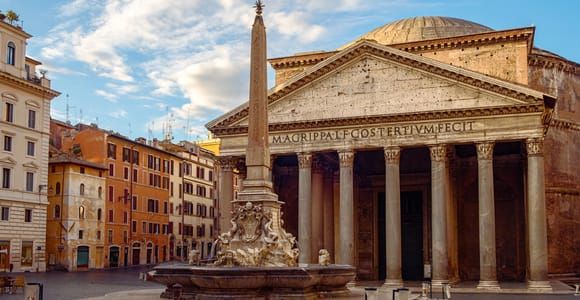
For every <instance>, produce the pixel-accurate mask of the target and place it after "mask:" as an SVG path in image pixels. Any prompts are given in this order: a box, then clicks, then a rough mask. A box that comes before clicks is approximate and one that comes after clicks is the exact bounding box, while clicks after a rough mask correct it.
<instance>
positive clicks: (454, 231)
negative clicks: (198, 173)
mask: <svg viewBox="0 0 580 300" xmlns="http://www.w3.org/2000/svg"><path fill="white" fill-rule="evenodd" d="M434 18H438V17H434ZM443 19H445V18H443ZM448 21H449V22H442V23H441V22H435V21H433V23H437V24H439V25H438V26H440V28H438V30H435V31H433V32H439V34H440V35H439V36H436V37H435V38H433V39H429V40H420V39H419V40H403V41H400V40H398V42H397V44H395V45H389V46H385V45H384V44H383V43H385V42H384V41H383V40H381V39H376V37H375V36H372V37H371V36H363V37H362V38H361V39H359V40H358V41H355V42H353V43H349V44H347V45H346V46H344V47H342V48H340V49H338V50H337V51H332V52H317V53H310V54H308V53H306V54H299V55H296V56H292V57H284V58H277V59H271V60H270V62H271V64H272V65H273V67H274V69H275V70H276V72H277V85H276V86H275V87H274V88H273V89H272V90H271V91H270V94H269V96H268V97H269V98H268V101H269V105H268V112H269V124H270V126H269V141H270V151H271V153H272V155H273V156H275V160H274V163H273V164H272V168H273V170H274V171H273V175H272V176H273V178H274V188H275V190H276V192H277V193H278V194H279V196H280V200H281V201H283V202H285V207H284V209H283V210H284V213H285V216H284V220H285V224H286V227H287V228H288V231H289V232H291V233H297V235H298V240H299V247H300V249H301V251H304V249H306V250H307V251H306V253H308V252H310V253H315V252H317V251H318V249H316V248H319V247H321V246H324V247H326V248H327V249H331V248H330V246H332V247H333V248H332V250H331V251H329V252H330V254H331V256H332V257H333V259H334V261H336V262H342V263H349V264H353V265H355V266H356V267H357V270H358V277H359V278H360V279H375V280H377V279H381V280H385V287H392V286H399V285H401V284H402V280H421V279H422V278H423V277H424V276H426V277H431V278H432V279H433V280H434V281H435V282H436V283H445V282H455V281H457V280H478V279H479V287H480V288H484V289H490V288H491V289H496V288H499V285H498V281H499V282H501V281H509V280H519V281H523V280H527V281H528V284H529V287H530V288H534V289H547V288H549V285H548V282H547V279H548V273H552V274H562V273H577V272H578V270H579V269H578V264H579V261H578V258H577V255H575V253H577V252H578V245H577V242H576V241H575V240H574V239H572V238H570V237H573V236H576V232H575V231H576V230H577V228H578V227H579V226H578V221H577V220H578V219H579V215H578V213H579V211H578V209H577V208H578V207H577V202H578V201H574V200H575V199H576V198H577V197H578V191H579V190H578V186H577V182H578V181H579V180H578V174H577V172H578V170H576V169H574V168H573V166H574V165H575V164H576V163H577V162H578V161H579V160H580V157H579V153H578V151H577V149H576V148H577V147H575V146H574V142H573V141H575V140H577V135H578V134H577V133H578V128H579V120H578V115H577V111H578V103H577V98H578V97H577V96H576V94H577V90H578V64H576V63H574V62H570V61H567V60H565V59H563V58H561V57H558V56H557V55H553V54H550V53H548V52H546V51H542V50H539V49H536V48H534V47H533V40H532V37H533V34H534V31H535V29H534V28H519V29H512V30H503V31H493V30H491V29H489V28H487V27H485V26H481V25H477V24H476V25H477V26H475V25H472V24H473V23H471V22H468V21H464V22H463V21H462V22H459V23H461V24H463V25H465V26H472V27H471V28H468V29H469V30H467V29H466V30H467V31H466V32H465V33H464V34H463V35H462V34H460V33H458V32H457V28H456V27H451V26H455V25H453V24H456V23H457V22H458V21H457V19H453V20H448ZM403 23H405V22H403ZM420 23H421V22H420ZM427 23H428V22H427ZM405 24H407V25H406V26H411V25H409V24H415V23H414V22H406V23H405ZM421 24H426V23H421ZM441 24H442V25H441ZM470 24H471V25H470ZM463 25H462V26H463ZM412 26H421V25H412ZM445 26H450V27H445ZM385 27H389V25H386V26H385ZM389 28H390V27H389ZM415 29H416V28H415ZM415 29H413V28H409V30H410V31H413V32H414V31H416V30H415ZM417 32H419V31H417ZM447 33H450V34H447ZM385 34H386V35H388V34H391V33H389V31H388V30H387V29H385ZM392 34H394V33H392ZM248 112H249V110H248V105H247V104H246V105H242V106H240V107H238V108H236V109H234V110H233V111H231V112H229V113H226V114H225V115H223V116H221V117H219V118H218V119H216V120H214V121H212V122H210V123H208V125H207V126H208V128H209V129H210V131H212V133H213V134H214V135H215V137H217V138H220V139H221V146H220V156H221V157H222V158H221V160H222V161H227V160H231V159H234V160H235V159H237V158H239V157H241V156H243V154H244V151H245V147H246V141H247V136H246V134H247V132H248V126H247V125H248V121H247V116H248ZM542 149H543V150H544V151H542ZM397 151H398V152H397ZM397 157H398V158H399V159H396V158H397ZM313 160H316V161H318V162H320V163H321V164H322V165H324V166H325V168H324V169H323V170H324V171H323V172H322V176H318V175H316V174H318V173H317V172H315V171H314V169H313V167H312V165H311V164H312V161H313ZM307 162H310V164H308V163H307ZM397 175H398V176H397ZM321 182H322V185H323V186H324V187H323V189H324V190H325V191H326V192H324V193H322V194H323V195H330V196H326V197H328V200H325V197H324V196H323V197H320V196H318V194H320V191H319V189H320V185H321ZM327 185H328V186H327ZM327 201H328V202H327ZM220 203H221V201H220ZM220 206H221V204H220ZM320 207H324V208H325V209H324V213H320ZM319 219H322V220H323V222H322V224H323V225H322V226H323V230H319V229H320V228H319V227H320V224H318V223H316V224H318V225H317V226H311V224H313V223H312V222H314V221H316V222H318V220H319ZM314 227H317V228H316V229H314ZM494 244H495V245H494ZM389 249H391V250H390V251H389ZM392 249H402V250H403V251H402V253H396V251H395V252H393V250H392ZM308 250H310V251H308ZM312 257H313V255H308V254H303V255H301V257H300V260H301V262H313V260H312Z"/></svg>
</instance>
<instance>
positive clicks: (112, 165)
mask: <svg viewBox="0 0 580 300" xmlns="http://www.w3.org/2000/svg"><path fill="white" fill-rule="evenodd" d="M109 176H111V177H113V176H115V165H114V164H109Z"/></svg>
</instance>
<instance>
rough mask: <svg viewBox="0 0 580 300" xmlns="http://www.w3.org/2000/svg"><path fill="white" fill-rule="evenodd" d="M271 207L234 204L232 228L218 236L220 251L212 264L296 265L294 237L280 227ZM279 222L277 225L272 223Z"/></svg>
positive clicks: (252, 265) (297, 252) (250, 265)
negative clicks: (269, 208) (268, 208)
mask: <svg viewBox="0 0 580 300" xmlns="http://www.w3.org/2000/svg"><path fill="white" fill-rule="evenodd" d="M273 211H275V210H264V209H263V207H262V205H261V204H258V205H254V204H252V203H251V202H247V203H246V204H245V205H238V207H237V208H236V209H235V211H234V216H233V218H232V220H231V221H230V222H231V224H232V229H231V230H230V231H228V232H226V233H223V234H221V235H220V236H219V237H218V241H217V242H218V246H219V249H220V251H219V252H218V253H217V260H216V262H215V265H218V266H244V267H257V266H262V267H283V266H290V267H291V266H296V264H297V259H298V254H299V250H298V249H297V248H296V247H295V246H296V239H295V238H294V236H292V234H290V233H287V232H286V231H285V230H284V229H283V228H282V223H281V222H280V221H281V220H280V219H279V217H278V216H274V215H273V213H272V212H273ZM275 222H279V224H280V226H274V225H273V224H274V223H275Z"/></svg>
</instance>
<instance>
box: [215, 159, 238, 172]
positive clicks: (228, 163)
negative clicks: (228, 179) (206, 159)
mask: <svg viewBox="0 0 580 300" xmlns="http://www.w3.org/2000/svg"><path fill="white" fill-rule="evenodd" d="M216 163H217V165H218V167H219V168H220V169H222V170H223V171H226V172H231V171H233V169H234V168H235V167H236V163H237V160H236V159H235V158H233V157H231V156H220V157H218V158H217V159H216Z"/></svg>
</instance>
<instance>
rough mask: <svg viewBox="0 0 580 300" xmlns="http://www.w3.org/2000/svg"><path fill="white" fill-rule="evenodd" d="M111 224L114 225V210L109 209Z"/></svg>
mask: <svg viewBox="0 0 580 300" xmlns="http://www.w3.org/2000/svg"><path fill="white" fill-rule="evenodd" d="M109 223H113V210H112V209H109Z"/></svg>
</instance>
